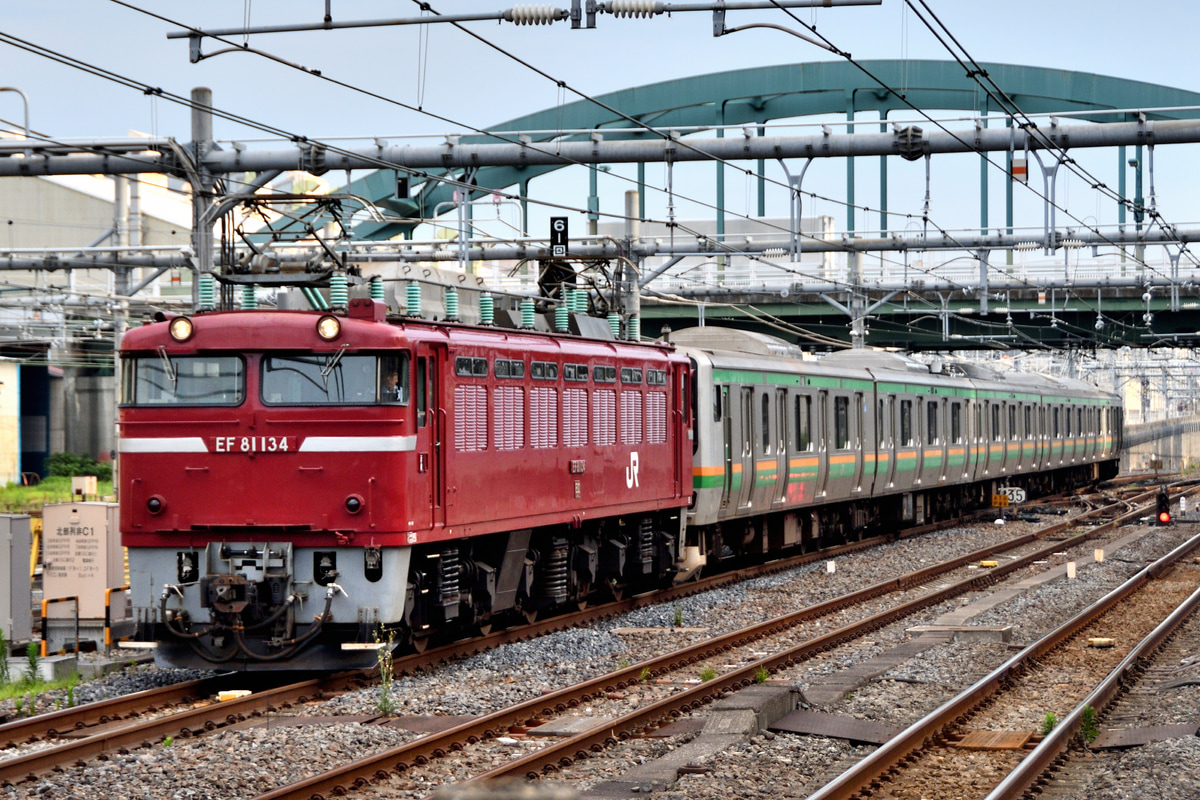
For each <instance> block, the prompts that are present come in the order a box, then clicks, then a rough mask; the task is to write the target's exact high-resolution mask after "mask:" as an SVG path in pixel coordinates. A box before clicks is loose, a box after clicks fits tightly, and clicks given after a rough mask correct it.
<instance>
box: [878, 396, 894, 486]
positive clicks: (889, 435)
mask: <svg viewBox="0 0 1200 800" xmlns="http://www.w3.org/2000/svg"><path fill="white" fill-rule="evenodd" d="M895 402H896V398H895V397H894V396H890V395H889V396H888V397H881V398H880V419H878V422H877V425H878V431H877V439H878V443H880V444H878V447H876V451H875V463H876V481H875V491H876V492H878V491H881V489H886V488H887V489H890V488H893V487H894V486H895V480H896V447H895V429H894V425H893V422H892V420H893V417H894V414H895V411H894V410H892V409H894V407H895ZM881 458H882V459H884V461H883V462H881V461H880V459H881ZM881 463H882V469H883V471H882V475H883V483H882V485H881V483H880V479H878V475H880V474H881V473H880V464H881Z"/></svg>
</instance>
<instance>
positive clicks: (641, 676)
mask: <svg viewBox="0 0 1200 800" xmlns="http://www.w3.org/2000/svg"><path fill="white" fill-rule="evenodd" d="M648 680H650V668H649V667H642V671H641V672H640V673H638V682H639V683H645V682H646V681H648Z"/></svg>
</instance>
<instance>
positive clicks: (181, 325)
mask: <svg viewBox="0 0 1200 800" xmlns="http://www.w3.org/2000/svg"><path fill="white" fill-rule="evenodd" d="M167 327H168V330H170V331H171V338H172V339H174V340H175V341H177V342H186V341H187V340H188V339H190V338H192V330H193V327H192V321H191V319H189V318H188V317H176V318H175V319H173V320H171V324H170V325H169V326H167Z"/></svg>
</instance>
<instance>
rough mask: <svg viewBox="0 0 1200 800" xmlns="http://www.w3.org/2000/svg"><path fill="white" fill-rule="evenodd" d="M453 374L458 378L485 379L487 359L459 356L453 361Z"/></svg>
mask: <svg viewBox="0 0 1200 800" xmlns="http://www.w3.org/2000/svg"><path fill="white" fill-rule="evenodd" d="M454 374H455V375H457V376H458V377H460V378H486V377H487V374H488V362H487V359H486V358H472V357H471V356H459V357H458V358H456V359H454Z"/></svg>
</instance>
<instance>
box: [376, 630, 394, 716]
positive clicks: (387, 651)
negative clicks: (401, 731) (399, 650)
mask: <svg viewBox="0 0 1200 800" xmlns="http://www.w3.org/2000/svg"><path fill="white" fill-rule="evenodd" d="M374 638H375V643H376V644H377V645H379V646H380V647H379V650H378V651H376V652H377V653H378V659H379V700H378V702H376V703H375V707H376V708H377V709H379V713H380V714H383V715H384V716H385V717H390V716H391V715H393V714H395V713H396V699H395V698H394V697H392V683H393V682H394V680H395V669H394V664H393V661H392V658H393V655H392V651H393V650H395V649H396V633H395V631H392V630H387V629H385V628H384V627H383V626H382V625H380V626H379V629H378V630H376V631H375V633H374Z"/></svg>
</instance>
